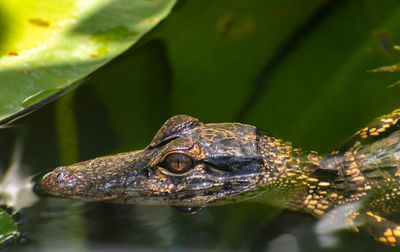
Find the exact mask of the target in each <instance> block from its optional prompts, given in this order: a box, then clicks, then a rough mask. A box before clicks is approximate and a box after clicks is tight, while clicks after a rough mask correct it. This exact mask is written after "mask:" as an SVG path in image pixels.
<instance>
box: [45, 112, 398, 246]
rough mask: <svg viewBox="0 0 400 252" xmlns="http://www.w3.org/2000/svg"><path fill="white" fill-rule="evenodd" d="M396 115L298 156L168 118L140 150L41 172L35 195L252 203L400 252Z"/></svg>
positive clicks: (234, 129) (245, 135) (212, 126)
mask: <svg viewBox="0 0 400 252" xmlns="http://www.w3.org/2000/svg"><path fill="white" fill-rule="evenodd" d="M399 180H400V109H397V110H395V111H393V112H392V113H391V114H388V115H385V116H382V117H380V118H378V119H376V120H375V121H373V122H372V123H371V124H370V125H369V126H368V127H365V128H363V129H361V130H360V131H358V132H357V133H356V134H355V135H354V136H353V137H351V139H350V140H349V143H348V144H347V145H345V146H344V148H343V149H341V150H338V151H333V152H332V153H330V154H327V155H319V154H318V153H317V152H314V151H311V152H304V151H302V150H301V149H300V148H296V147H293V146H292V144H291V143H289V142H285V141H283V140H279V139H276V138H273V137H271V136H269V135H268V134H264V133H262V132H261V131H260V130H258V129H257V128H256V127H254V126H251V125H246V124H241V123H202V122H200V121H199V120H198V119H196V118H193V117H191V116H188V115H177V116H174V117H172V118H170V119H168V120H167V121H166V122H165V123H164V125H163V126H162V127H161V129H160V130H159V131H158V132H157V134H156V135H155V137H154V138H153V140H152V141H151V143H150V144H149V145H148V146H147V147H146V148H145V149H143V150H139V151H133V152H127V153H121V154H117V155H112V156H106V157H99V158H95V159H92V160H88V161H83V162H79V163H76V164H73V165H69V166H61V167H58V168H56V169H55V170H53V171H52V172H49V173H47V174H46V175H45V176H44V177H43V178H42V180H41V182H40V186H41V188H42V189H43V190H44V191H46V192H47V193H49V194H51V195H53V196H56V197H62V198H72V199H79V200H86V201H108V202H117V203H126V204H151V205H169V206H173V207H175V208H178V209H180V210H182V211H186V212H190V213H194V212H196V211H198V210H199V209H201V208H203V207H205V206H212V205H224V204H230V203H236V202H243V201H257V202H263V203H266V204H269V205H271V206H275V207H279V208H286V209H290V210H294V211H302V212H306V213H310V214H312V215H314V216H316V217H320V218H325V219H327V220H328V224H329V221H330V223H337V222H343V223H345V225H346V227H349V228H350V229H352V230H354V231H358V227H359V226H360V225H361V224H363V227H366V228H367V230H368V231H369V232H370V233H371V234H372V235H373V236H374V237H375V239H377V240H378V241H380V242H382V243H385V244H387V245H390V246H400V225H397V224H396V223H395V222H392V221H390V220H389V219H387V217H386V218H385V217H384V216H387V215H389V214H391V213H393V212H396V211H398V210H400V181H399Z"/></svg>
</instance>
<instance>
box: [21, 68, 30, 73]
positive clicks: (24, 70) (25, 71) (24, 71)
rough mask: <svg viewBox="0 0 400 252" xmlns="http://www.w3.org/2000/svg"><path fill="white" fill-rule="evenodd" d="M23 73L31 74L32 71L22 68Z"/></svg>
mask: <svg viewBox="0 0 400 252" xmlns="http://www.w3.org/2000/svg"><path fill="white" fill-rule="evenodd" d="M21 73H23V74H30V73H31V71H29V70H26V69H22V70H21Z"/></svg>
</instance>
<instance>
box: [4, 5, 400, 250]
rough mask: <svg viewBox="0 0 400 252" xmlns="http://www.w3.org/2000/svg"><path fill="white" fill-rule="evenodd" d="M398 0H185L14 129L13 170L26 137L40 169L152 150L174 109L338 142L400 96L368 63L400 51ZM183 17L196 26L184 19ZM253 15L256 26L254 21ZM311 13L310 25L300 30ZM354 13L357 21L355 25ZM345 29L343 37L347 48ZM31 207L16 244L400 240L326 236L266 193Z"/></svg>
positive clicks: (108, 246)
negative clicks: (186, 204) (238, 200)
mask: <svg viewBox="0 0 400 252" xmlns="http://www.w3.org/2000/svg"><path fill="white" fill-rule="evenodd" d="M395 4H397V3H396V2H395V1H393V2H392V1H387V2H385V4H384V5H383V4H382V6H378V7H380V8H378V7H377V6H375V5H378V3H372V2H371V3H369V2H368V3H367V2H365V3H364V2H362V1H351V2H346V3H340V2H339V1H338V5H334V6H333V7H332V6H330V5H327V7H326V8H327V9H328V10H330V12H329V11H328V12H322V14H321V15H320V16H318V15H317V17H316V18H315V19H313V18H312V13H311V12H312V11H311V10H310V13H311V14H310V13H308V12H307V11H306V10H304V11H305V12H304V13H303V14H304V15H303V16H301V17H300V16H299V15H294V14H293V13H292V12H287V11H289V10H295V12H296V13H299V9H300V8H299V6H303V5H304V3H303V2H302V1H299V3H297V2H295V1H293V2H292V3H290V4H288V5H289V6H283V9H284V10H285V11H284V12H285V15H284V17H287V18H282V15H280V12H279V11H278V12H277V10H280V9H279V8H278V9H277V6H273V4H272V2H265V1H258V2H257V4H256V3H255V4H254V5H248V4H247V3H246V4H244V2H243V1H232V0H230V4H229V5H226V2H224V1H217V2H216V1H208V2H207V1H204V0H203V1H202V2H200V1H194V0H193V1H182V2H181V3H180V5H179V8H177V9H176V10H175V11H174V12H173V14H172V15H171V16H170V18H169V19H167V20H166V22H164V23H163V24H162V25H161V26H159V27H158V28H157V29H156V30H155V31H153V33H151V34H150V35H149V36H147V37H146V38H145V39H144V41H147V42H148V43H144V42H143V43H142V44H141V45H140V46H137V47H135V48H134V50H131V51H129V52H128V53H126V54H125V55H123V56H122V57H120V58H118V59H117V60H115V61H114V62H113V63H112V64H111V65H110V66H108V67H106V68H104V69H102V70H101V71H99V72H98V74H97V75H95V76H94V77H93V78H92V79H90V80H89V81H88V82H87V83H85V84H83V85H82V86H80V87H79V88H78V89H77V90H76V91H75V92H72V93H70V94H69V95H68V96H65V97H63V98H61V99H63V100H59V101H56V102H52V103H51V104H48V105H46V106H44V107H42V108H41V109H39V110H38V111H35V112H34V113H32V114H30V115H28V116H27V117H25V118H22V119H19V120H17V121H15V122H13V124H12V127H8V128H3V129H1V130H0V143H1V145H0V169H1V174H4V172H5V169H6V167H8V166H9V164H10V162H11V158H10V157H11V156H12V152H13V149H14V145H15V142H16V141H17V139H21V140H22V147H23V148H22V149H23V154H22V159H21V172H22V173H23V174H25V175H27V176H31V175H37V176H38V175H40V174H44V173H45V172H46V171H50V170H52V169H54V168H55V167H57V166H60V165H66V164H71V163H74V162H77V161H82V160H86V159H89V158H94V157H98V156H102V155H108V154H113V153H117V152H123V151H131V150H135V149H141V148H143V147H145V146H147V144H148V143H149V142H150V141H151V139H152V138H153V136H154V134H155V133H156V132H157V130H158V129H159V127H160V126H161V125H162V123H163V122H164V121H165V120H166V119H168V118H169V117H170V116H172V115H175V114H181V113H186V114H190V115H192V116H195V117H198V118H199V119H200V120H201V121H204V122H221V121H236V120H237V118H241V122H244V123H250V124H252V125H255V126H257V127H259V128H260V129H263V130H267V131H268V132H272V134H273V135H274V136H275V137H277V138H284V139H285V140H288V141H292V142H294V143H295V145H298V146H301V147H303V149H304V150H310V149H313V150H317V151H319V152H323V153H324V152H329V151H331V150H332V149H334V148H335V147H338V146H340V145H341V143H343V141H344V139H346V138H347V137H349V136H350V135H351V134H353V133H354V132H356V131H357V130H358V129H360V128H361V127H363V126H364V125H365V124H366V123H367V122H368V121H369V120H372V119H373V118H375V117H377V116H380V115H383V114H385V113H389V112H391V111H392V110H393V109H395V108H397V107H400V103H399V101H398V97H400V89H399V88H398V87H397V88H396V87H394V88H386V86H387V85H389V84H391V83H394V82H395V81H396V80H397V79H398V76H396V75H394V74H393V75H390V74H380V75H379V76H378V75H376V74H375V75H374V74H373V73H367V70H369V69H373V68H375V67H378V66H382V65H388V64H393V63H395V62H398V61H399V59H398V55H397V54H395V53H394V52H392V51H390V50H389V52H388V51H387V48H388V45H387V43H396V42H393V41H392V40H385V47H384V48H385V50H383V51H382V50H381V44H380V42H379V40H378V42H376V41H377V40H376V38H380V37H381V35H382V34H381V33H379V32H377V30H376V29H377V28H380V29H386V30H385V32H384V34H385V36H386V35H387V36H389V37H392V36H393V37H396V36H394V35H396V34H394V35H393V34H392V32H391V27H392V26H393V24H390V26H389V25H386V19H387V17H388V16H391V15H393V13H392V11H391V10H392V9H396V8H394V6H396V5H395ZM270 5H272V6H270ZM361 5H362V6H363V8H359V7H360V6H361ZM204 6H206V7H207V8H203V7H204ZM310 6H311V5H310ZM278 7H279V6H278ZM281 7H282V6H281ZM314 7H315V8H318V7H319V5H318V6H317V4H315V6H314ZM314 7H313V8H314ZM331 7H332V9H330V8H331ZM375 9H380V10H381V11H380V12H379V13H377V14H376V15H374V16H373V15H371V16H368V15H367V14H368V12H367V11H365V10H371V11H373V10H375ZM267 10H268V11H269V12H268V13H269V14H268V13H265V11H267ZM280 11H282V10H280ZM286 12H287V13H286ZM193 13H196V15H193ZM329 13H331V14H329ZM355 13H356V14H355ZM388 13H389V14H388ZM267 14H268V15H267ZM286 14H287V15H286ZM308 15H309V16H308ZM357 15H358V16H360V17H358V16H357ZM310 16H311V18H309V17H310ZM318 17H320V18H319V19H318ZM228 19H229V20H228ZM182 20H185V26H184V27H182V26H178V25H179V24H182ZM199 20H202V21H203V22H199ZM221 20H222V21H224V22H225V23H224V24H225V25H224V28H223V29H224V30H223V31H221V30H219V29H221V26H220V24H221V22H222V21H221ZM249 20H250V21H251V24H252V27H253V28H252V29H247V28H246V27H248V25H247V24H248V23H249ZM307 20H311V21H312V22H311V21H310V22H311V23H309V25H310V27H308V28H307V27H305V28H307V29H303V30H301V32H298V33H296V34H297V36H294V37H293V36H289V35H290V34H293V33H292V32H293V29H297V24H298V23H307V22H306V21H307ZM332 20H333V21H332ZM337 20H341V22H339V24H338V22H336V21H337ZM360 20H368V22H364V21H363V22H359V21H360ZM228 21H229V22H228ZM340 23H346V24H352V25H354V29H352V32H351V36H350V35H349V34H348V31H347V30H346V29H343V26H340ZM228 24H229V25H228ZM277 24H280V25H277ZM295 24H296V25H295ZM254 25H255V26H254ZM176 27H180V29H177V28H176ZM382 27H383V28H382ZM396 27H397V26H396ZM303 28H304V27H303ZM226 29H228V31H225V30H226ZM242 29H244V30H245V31H246V32H242V33H241V32H240V31H242ZM394 30H396V29H394ZM373 31H374V32H373ZM166 34H167V35H166ZM224 34H227V35H229V34H230V35H229V36H228V37H227V36H224ZM232 34H234V35H235V36H231V35H232ZM271 34H272V35H273V36H271ZM288 37H289V39H288ZM290 38H291V39H292V40H290ZM332 38H340V41H339V42H340V46H339V45H338V43H339V42H338V41H336V43H333V42H332ZM149 41H150V42H149ZM279 45H281V46H279ZM390 46H392V45H391V44H390V45H389V47H390ZM282 51H283V52H284V53H283V54H281V53H279V52H282ZM275 52H278V53H275ZM353 52H354V54H353ZM271 59H274V60H271ZM243 111H245V113H244V114H243ZM19 215H20V218H19V220H18V223H19V224H20V226H19V228H20V231H21V232H22V233H23V237H24V240H25V241H24V242H22V243H17V244H12V245H9V246H7V247H6V248H4V249H5V250H6V251H131V250H140V251H165V250H167V251H204V250H209V251H299V252H300V251H351V252H357V251H395V249H393V248H389V247H385V246H383V245H381V244H379V243H377V242H375V241H374V240H373V239H372V238H371V237H370V236H369V235H368V234H367V233H366V232H365V231H363V230H361V232H360V233H354V232H350V231H347V230H342V231H338V233H337V234H336V235H335V237H334V239H335V240H337V245H336V247H334V248H326V247H323V246H322V243H321V237H319V236H318V235H317V234H316V233H315V232H314V231H313V230H314V227H315V225H316V223H317V220H316V219H315V218H314V217H312V216H309V215H306V214H302V213H294V212H289V211H281V210H279V209H273V208H270V207H268V206H265V205H263V204H261V203H251V204H250V203H242V204H236V205H231V206H223V207H212V208H205V209H202V210H200V211H199V212H198V213H196V214H193V215H190V214H189V215H188V214H184V213H180V212H178V211H176V210H174V209H172V208H169V207H167V206H163V207H159V206H156V207H153V206H130V205H118V204H106V203H85V202H80V201H73V200H64V199H55V198H50V197H44V196H40V197H39V199H38V201H37V202H36V203H35V204H34V205H33V206H31V207H28V208H25V209H23V210H22V211H21V212H20V214H19Z"/></svg>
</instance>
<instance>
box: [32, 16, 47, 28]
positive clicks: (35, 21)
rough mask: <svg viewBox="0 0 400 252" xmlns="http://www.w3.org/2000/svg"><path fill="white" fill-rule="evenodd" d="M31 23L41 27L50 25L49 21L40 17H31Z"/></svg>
mask: <svg viewBox="0 0 400 252" xmlns="http://www.w3.org/2000/svg"><path fill="white" fill-rule="evenodd" d="M29 23H31V24H33V25H36V26H40V27H49V26H50V23H49V22H47V21H44V20H42V19H40V18H31V19H29Z"/></svg>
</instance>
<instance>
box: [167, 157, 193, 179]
mask: <svg viewBox="0 0 400 252" xmlns="http://www.w3.org/2000/svg"><path fill="white" fill-rule="evenodd" d="M164 166H165V168H166V169H168V170H169V171H171V172H173V173H178V174H181V173H185V172H187V171H188V170H189V169H191V168H192V166H193V160H192V158H191V157H189V156H187V155H185V154H181V153H172V154H170V155H168V156H167V157H166V158H165V159H164Z"/></svg>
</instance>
